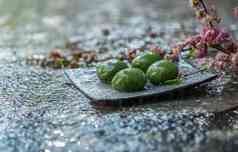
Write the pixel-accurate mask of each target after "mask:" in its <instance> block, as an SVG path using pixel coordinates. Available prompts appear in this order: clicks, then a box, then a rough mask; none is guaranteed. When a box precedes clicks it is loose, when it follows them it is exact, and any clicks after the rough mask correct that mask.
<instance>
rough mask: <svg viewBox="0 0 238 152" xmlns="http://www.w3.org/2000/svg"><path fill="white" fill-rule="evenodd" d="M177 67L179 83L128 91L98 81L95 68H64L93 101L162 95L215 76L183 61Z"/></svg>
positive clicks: (124, 99) (113, 100)
mask: <svg viewBox="0 0 238 152" xmlns="http://www.w3.org/2000/svg"><path fill="white" fill-rule="evenodd" d="M179 69H180V71H181V73H183V75H185V76H184V77H183V80H182V83H181V84H179V85H163V86H153V85H150V84H147V85H146V87H145V90H143V91H139V92H130V93H127V92H119V91H117V90H114V89H112V87H111V86H110V85H108V84H104V83H102V82H100V80H99V79H98V78H97V76H96V69H95V68H85V69H74V70H66V71H65V74H66V76H67V77H68V78H69V79H70V80H71V81H72V82H73V84H74V85H75V86H76V87H77V88H78V89H79V90H80V91H81V92H82V93H83V94H84V95H85V96H86V97H88V98H89V99H91V100H92V101H94V102H100V101H101V102H118V101H120V102H123V101H127V100H130V99H139V98H145V97H151V96H157V95H163V94H165V93H170V92H174V91H177V90H181V89H185V88H187V87H191V86H196V85H199V84H202V83H205V82H208V81H211V80H213V79H214V78H216V75H215V74H213V73H209V72H206V71H201V70H199V69H197V68H195V67H194V66H192V65H190V64H188V63H187V62H184V61H183V62H180V64H179Z"/></svg>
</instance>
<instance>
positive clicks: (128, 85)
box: [112, 68, 146, 92]
mask: <svg viewBox="0 0 238 152" xmlns="http://www.w3.org/2000/svg"><path fill="white" fill-rule="evenodd" d="M145 84H146V76H145V74H144V72H143V71H142V70H140V69H137V68H127V69H124V70H121V71H120V72H118V73H117V74H116V75H115V76H114V78H113V80H112V87H113V88H114V89H116V90H118V91H122V92H133V91H140V90H144V87H145Z"/></svg>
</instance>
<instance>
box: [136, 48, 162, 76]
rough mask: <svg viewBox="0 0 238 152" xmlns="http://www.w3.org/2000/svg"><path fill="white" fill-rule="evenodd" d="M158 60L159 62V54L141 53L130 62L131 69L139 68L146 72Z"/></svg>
mask: <svg viewBox="0 0 238 152" xmlns="http://www.w3.org/2000/svg"><path fill="white" fill-rule="evenodd" d="M159 60H161V56H160V55H159V54H156V53H153V52H146V53H142V54H141V55H139V56H137V57H136V58H135V59H134V60H133V61H132V67H134V68H139V69H141V70H142V71H144V72H146V71H147V69H148V68H149V66H150V65H152V64H153V63H155V62H156V61H159Z"/></svg>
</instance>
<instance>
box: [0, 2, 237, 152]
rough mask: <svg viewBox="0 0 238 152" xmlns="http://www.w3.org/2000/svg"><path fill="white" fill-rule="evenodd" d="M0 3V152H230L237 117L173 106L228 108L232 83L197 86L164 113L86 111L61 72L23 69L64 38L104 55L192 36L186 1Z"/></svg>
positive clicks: (150, 109)
mask: <svg viewBox="0 0 238 152" xmlns="http://www.w3.org/2000/svg"><path fill="white" fill-rule="evenodd" d="M0 2H1V5H0V8H1V9H0V25H1V27H0V31H1V34H0V151H3V152H66V151H67V152H78V151H80V152H92V151H95V152H103V151H112V152H125V151H132V152H140V151H141V152H144V151H156V152H193V151H194V152H199V151H207V152H223V151H225V152H233V151H234V150H236V149H237V145H238V144H237V139H238V133H237V131H236V129H237V128H238V121H237V120H238V114H237V111H231V112H223V113H210V112H207V111H206V110H204V109H196V107H195V108H193V109H190V108H186V107H184V106H183V105H182V104H179V103H185V102H195V103H198V104H199V103H201V102H202V103H204V104H205V103H206V101H207V102H215V103H216V102H222V101H225V102H233V101H237V99H238V93H237V89H238V87H237V81H236V80H235V79H234V80H232V81H231V80H230V78H229V77H228V78H225V80H223V81H220V80H218V81H214V82H213V83H212V84H210V85H209V86H207V87H205V86H204V87H202V88H194V89H189V90H188V89H187V90H185V91H182V92H178V93H177V94H176V95H168V96H166V97H163V99H161V100H165V101H171V103H174V104H173V105H170V104H167V106H168V107H169V108H170V109H169V110H168V108H165V107H166V104H165V105H164V106H163V107H160V106H159V104H158V103H156V102H155V103H149V104H144V105H133V106H130V107H122V106H118V107H102V106H94V105H92V104H90V100H88V99H87V98H86V97H85V96H84V95H83V94H81V93H80V92H79V91H78V90H77V89H76V88H75V87H74V86H73V85H72V83H71V82H70V81H69V80H68V79H67V78H66V77H65V76H64V73H63V71H62V70H51V69H42V68H40V67H37V66H32V65H27V64H25V61H26V56H28V55H31V54H46V53H47V52H48V51H49V50H50V49H52V48H54V47H59V48H63V46H64V44H65V41H67V38H68V37H73V36H77V37H79V38H80V39H81V46H82V47H83V48H92V49H94V48H95V49H96V50H99V48H105V46H106V47H109V48H112V49H113V50H115V51H116V50H117V49H119V50H121V49H123V48H125V47H127V46H133V47H134V46H141V45H144V43H146V42H147V40H148V39H149V38H148V37H143V35H144V33H146V30H147V29H148V28H149V29H150V28H151V29H152V30H153V31H155V32H158V33H160V32H161V31H163V32H165V33H166V34H164V35H165V36H164V39H165V40H171V36H172V37H173V38H175V40H174V41H176V40H177V39H179V38H181V37H183V36H182V35H180V36H181V37H180V36H178V35H179V33H180V32H179V31H180V30H181V29H182V27H183V26H185V27H187V28H186V31H188V32H189V33H193V32H194V31H195V30H194V29H196V27H197V23H194V22H192V17H191V15H192V13H188V10H190V9H189V6H188V4H187V2H186V1H174V0H171V1H167V0H164V1H162V0H159V1H156V0H152V1H147V0H127V1H121V0H95V1H93V2H90V4H89V3H88V0H70V1H69V0H59V1H57V2H56V1H55V0H24V1H20V0H11V1H8V0H0ZM221 2H225V3H223V4H220V5H221V6H227V7H228V8H229V7H230V6H229V5H231V3H228V2H227V1H222V0H221ZM234 3H236V1H234ZM222 8H226V7H222ZM177 17H180V18H179V22H177V21H178V20H176V18H177ZM180 23H183V24H184V25H181V24H180ZM105 27H107V28H108V29H109V30H110V36H109V37H108V38H105V37H103V36H102V35H101V33H102V32H101V30H102V29H104V28H105ZM163 32H162V33H161V34H162V35H163ZM173 33H176V34H178V35H175V36H174V35H173ZM129 36H130V37H129ZM129 39H130V41H128V40H129ZM115 40H117V43H113V46H112V45H110V43H109V41H115ZM154 41H155V42H156V41H157V40H156V39H155V40H154ZM104 42H106V43H104ZM172 42H173V41H172ZM156 43H157V42H156ZM108 45H109V46H108ZM148 102H150V101H148Z"/></svg>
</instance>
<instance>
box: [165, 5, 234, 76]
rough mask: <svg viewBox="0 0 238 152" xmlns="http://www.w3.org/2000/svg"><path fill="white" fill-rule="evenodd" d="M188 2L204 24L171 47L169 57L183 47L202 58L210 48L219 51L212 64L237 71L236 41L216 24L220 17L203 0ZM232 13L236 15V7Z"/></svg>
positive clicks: (174, 55)
mask: <svg viewBox="0 0 238 152" xmlns="http://www.w3.org/2000/svg"><path fill="white" fill-rule="evenodd" d="M190 2H191V4H192V7H193V8H194V9H195V11H196V15H197V18H198V19H199V20H200V21H202V23H205V24H203V29H202V31H201V32H200V33H199V34H197V35H195V36H191V37H189V38H187V39H186V40H185V41H184V42H183V43H181V44H178V45H176V47H174V48H173V49H172V54H171V55H170V56H171V58H172V59H174V58H178V56H179V54H180V52H181V51H183V50H184V49H185V48H189V49H191V50H194V52H195V54H194V55H195V57H197V58H202V57H205V56H207V54H208V50H209V49H211V48H212V49H216V50H218V51H219V52H218V53H217V55H216V57H215V59H214V62H213V64H212V65H214V66H215V67H217V68H219V69H224V68H226V67H228V66H229V67H232V69H234V70H235V71H238V43H237V42H236V41H235V40H234V38H233V37H232V35H231V34H230V33H229V32H228V31H226V30H225V29H224V28H221V27H219V26H218V24H219V23H220V21H221V19H220V18H219V17H218V16H217V15H216V10H215V8H214V7H210V8H208V7H207V6H206V4H205V2H204V1H203V0H190ZM234 14H235V15H236V16H237V17H238V8H236V9H234Z"/></svg>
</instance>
